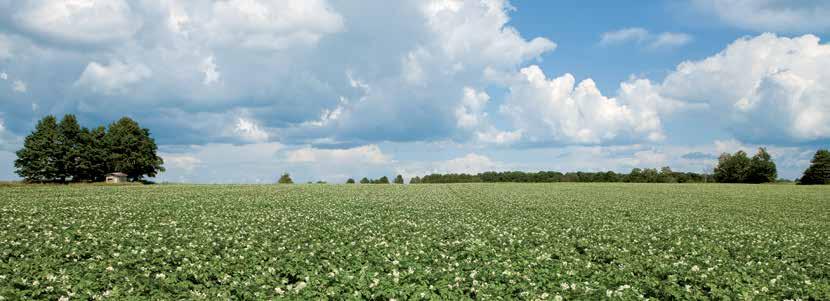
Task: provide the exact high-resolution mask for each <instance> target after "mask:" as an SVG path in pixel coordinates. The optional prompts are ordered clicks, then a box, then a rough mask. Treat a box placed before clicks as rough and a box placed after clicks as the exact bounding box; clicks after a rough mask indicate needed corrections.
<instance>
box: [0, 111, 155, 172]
mask: <svg viewBox="0 0 830 301" xmlns="http://www.w3.org/2000/svg"><path fill="white" fill-rule="evenodd" d="M157 149H158V148H157V146H156V143H155V140H153V138H152V137H151V136H150V130H148V129H146V128H141V127H140V126H139V125H138V123H137V122H135V121H134V120H132V119H130V118H127V117H124V118H121V119H120V120H118V121H117V122H115V123H113V124H111V125H110V126H109V128H105V127H103V126H99V127H96V128H94V129H92V130H90V129H88V128H84V127H81V126H80V125H79V124H78V121H77V119H76V118H75V116H74V115H65V116H64V117H63V119H61V121H60V123H58V122H57V120H56V118H55V117H54V116H52V115H48V116H46V117H44V118H43V119H41V120H40V121H39V122H38V124H37V126H36V127H35V130H34V131H33V132H32V133H31V134H29V136H27V137H26V139H25V140H24V143H23V148H22V149H21V150H19V151H18V152H17V160H15V164H14V165H15V168H16V169H17V170H16V173H17V174H18V175H20V176H21V177H23V178H24V179H25V180H26V181H29V182H66V181H69V180H71V181H75V182H77V181H101V180H103V179H104V175H105V174H106V173H109V172H123V173H125V174H127V175H128V177H129V178H130V179H131V180H139V179H142V178H143V177H145V176H149V177H154V176H156V175H157V174H158V173H159V172H163V171H164V167H163V166H162V165H163V164H164V161H163V160H162V158H161V157H159V156H158V155H157V154H156V151H157Z"/></svg>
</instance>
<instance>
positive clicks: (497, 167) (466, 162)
mask: <svg viewBox="0 0 830 301" xmlns="http://www.w3.org/2000/svg"><path fill="white" fill-rule="evenodd" d="M507 169H508V165H507V164H505V163H502V162H498V161H495V160H493V159H490V157H487V156H485V155H480V154H476V153H468V154H466V155H464V156H461V157H458V158H453V159H449V160H444V161H433V162H410V163H408V164H401V165H399V166H397V167H396V168H395V172H396V173H397V174H400V175H403V176H404V178H411V177H415V176H419V177H420V176H424V175H428V174H434V173H439V174H450V173H466V174H477V173H482V172H487V171H502V170H507Z"/></svg>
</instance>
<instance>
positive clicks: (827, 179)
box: [798, 149, 830, 185]
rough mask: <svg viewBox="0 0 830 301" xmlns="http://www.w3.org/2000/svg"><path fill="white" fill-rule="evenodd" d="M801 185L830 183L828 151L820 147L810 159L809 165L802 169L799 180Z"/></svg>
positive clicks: (829, 154) (829, 152) (829, 153)
mask: <svg viewBox="0 0 830 301" xmlns="http://www.w3.org/2000/svg"><path fill="white" fill-rule="evenodd" d="M798 183H799V184H803V185H823V184H830V151H828V150H826V149H820V150H818V151H817V152H816V154H815V155H814V156H813V160H811V161H810V167H807V170H805V171H804V175H803V176H802V177H801V181H799V182H798Z"/></svg>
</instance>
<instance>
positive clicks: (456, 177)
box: [410, 167, 714, 184]
mask: <svg viewBox="0 0 830 301" xmlns="http://www.w3.org/2000/svg"><path fill="white" fill-rule="evenodd" d="M499 182H512V183H555V182H584V183H601V182H603V183H607V182H626V183H704V182H714V177H713V176H712V175H708V174H698V173H692V172H674V171H672V170H671V168H669V167H663V168H661V169H659V170H657V169H654V168H646V169H640V168H634V169H632V170H631V172H630V173H627V174H626V173H615V172H613V171H606V172H582V171H579V172H567V173H562V172H558V171H539V172H523V171H504V172H495V171H488V172H483V173H478V174H464V173H461V174H430V175H426V176H423V177H414V178H412V180H411V181H410V184H433V183H499Z"/></svg>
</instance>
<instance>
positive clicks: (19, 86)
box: [12, 80, 27, 93]
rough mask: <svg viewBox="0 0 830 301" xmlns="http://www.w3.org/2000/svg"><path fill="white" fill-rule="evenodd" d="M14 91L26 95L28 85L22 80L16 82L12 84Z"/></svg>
mask: <svg viewBox="0 0 830 301" xmlns="http://www.w3.org/2000/svg"><path fill="white" fill-rule="evenodd" d="M12 90H14V91H15V92H18V93H26V90H27V88H26V83H24V82H23V81H20V80H16V81H14V82H13V83H12Z"/></svg>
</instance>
